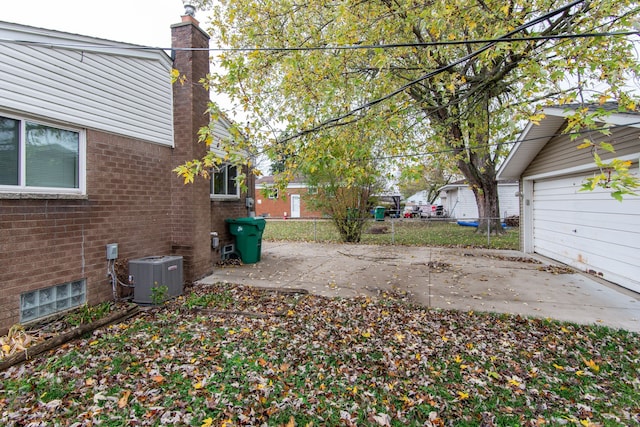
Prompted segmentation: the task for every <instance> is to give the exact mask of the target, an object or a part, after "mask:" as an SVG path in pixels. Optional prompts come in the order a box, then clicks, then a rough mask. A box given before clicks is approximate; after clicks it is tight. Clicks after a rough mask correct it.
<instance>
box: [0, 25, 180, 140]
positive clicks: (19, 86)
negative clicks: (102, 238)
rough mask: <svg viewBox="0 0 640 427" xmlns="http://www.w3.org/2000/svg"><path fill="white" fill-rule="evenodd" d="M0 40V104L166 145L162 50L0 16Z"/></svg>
mask: <svg viewBox="0 0 640 427" xmlns="http://www.w3.org/2000/svg"><path fill="white" fill-rule="evenodd" d="M0 40H2V41H0V55H1V56H2V61H0V73H1V74H2V76H3V77H2V79H0V93H1V94H2V96H1V104H0V108H2V109H4V110H5V111H8V112H14V113H17V114H20V113H22V114H25V115H27V116H29V115H31V116H36V117H43V118H47V119H52V120H57V121H60V122H64V123H71V124H74V125H76V126H78V125H79V126H83V127H86V128H92V129H97V130H102V131H107V132H110V133H115V134H119V135H124V136H129V137H132V138H138V139H142V140H145V141H149V142H154V143H158V144H163V145H171V146H172V145H173V113H172V110H173V107H172V103H173V101H172V100H173V98H172V87H171V81H170V70H171V60H170V58H169V57H168V56H167V55H166V54H165V53H164V52H160V51H145V50H139V49H134V46H132V45H125V44H122V43H116V42H109V41H105V40H100V39H94V38H88V37H84V36H76V35H71V34H66V33H59V32H55V31H48V30H42V29H36V28H31V27H25V26H20V25H15V24H7V23H2V22H0ZM7 40H10V41H7ZM13 40H18V41H21V42H14V41H13ZM47 43H48V44H47Z"/></svg>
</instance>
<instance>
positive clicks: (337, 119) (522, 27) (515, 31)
mask: <svg viewBox="0 0 640 427" xmlns="http://www.w3.org/2000/svg"><path fill="white" fill-rule="evenodd" d="M584 1H585V0H575V1H573V2H571V3H569V4H568V5H566V6H563V7H560V8H558V9H555V10H553V11H551V12H549V13H546V14H544V15H542V16H540V17H538V18H535V19H533V20H531V21H529V22H527V23H524V24H522V25H520V26H519V27H517V28H515V29H513V30H511V31H509V32H508V33H506V34H505V35H504V36H501V37H498V38H497V39H495V40H496V41H492V42H489V43H487V44H485V45H484V46H482V47H481V48H479V49H477V50H475V51H473V52H471V53H469V54H467V55H465V56H463V57H462V58H460V59H457V60H455V61H453V62H450V63H449V64H447V65H444V66H442V67H440V68H437V69H435V70H433V71H431V72H429V73H427V74H424V75H422V76H421V77H418V78H417V79H415V80H413V81H410V82H409V83H407V84H405V85H403V86H401V87H399V88H398V89H396V90H394V91H393V92H391V93H389V94H387V95H385V96H383V97H381V98H377V99H374V100H372V101H369V102H367V103H365V104H362V105H360V106H359V107H356V108H354V109H353V110H351V111H349V112H347V113H344V114H342V115H340V116H338V117H334V118H332V119H329V120H325V121H324V122H322V123H320V124H318V125H316V126H314V127H312V128H310V129H306V130H302V131H300V132H298V133H296V134H294V135H292V136H290V137H287V138H285V139H283V140H281V141H279V142H286V141H290V140H292V139H295V138H298V137H300V136H303V135H306V134H309V133H313V132H317V131H319V130H321V129H324V128H326V127H333V126H338V125H339V122H340V121H341V120H344V119H346V118H348V117H351V116H353V115H355V114H357V113H359V112H360V111H363V110H367V109H369V108H371V107H373V106H375V105H377V104H380V103H382V102H384V101H386V100H388V99H391V98H393V97H394V96H396V95H399V94H401V93H403V92H404V91H405V90H407V89H409V88H410V87H412V86H414V85H416V84H418V83H420V82H422V81H424V80H427V79H430V78H432V77H435V76H437V75H438V74H441V73H443V72H445V71H448V70H450V69H452V68H453V67H455V66H457V65H460V64H462V63H464V62H466V61H468V60H469V59H472V58H475V57H476V56H478V55H480V54H481V53H483V52H485V51H487V50H489V49H491V48H492V47H494V46H495V45H496V44H497V43H498V41H499V40H509V41H510V40H511V39H510V37H511V36H512V35H514V34H518V33H519V32H521V31H523V30H525V29H527V28H529V27H531V26H534V25H536V24H539V23H540V22H543V21H546V20H548V19H549V18H551V17H553V16H555V15H557V14H559V13H562V12H565V11H566V10H568V9H570V8H572V7H573V6H575V5H577V4H580V3H583V2H584Z"/></svg>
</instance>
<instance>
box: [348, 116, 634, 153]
mask: <svg viewBox="0 0 640 427" xmlns="http://www.w3.org/2000/svg"><path fill="white" fill-rule="evenodd" d="M637 125H640V121H637V122H632V123H625V124H624V125H613V126H602V127H599V128H595V129H588V130H583V131H575V132H570V133H553V134H548V135H542V136H538V137H535V138H525V139H517V140H515V141H504V142H493V143H487V144H478V145H474V146H473V147H471V149H472V150H473V149H477V148H490V147H500V146H502V145H514V144H518V143H526V142H532V141H538V140H541V139H551V138H554V137H556V136H570V135H581V134H583V133H585V132H587V131H590V132H593V131H601V130H611V129H615V128H619V127H627V126H637ZM455 151H456V148H443V149H441V150H429V151H421V152H417V153H410V154H394V155H388V156H372V157H363V158H360V159H357V160H389V159H403V158H410V157H425V156H431V155H435V154H447V153H453V152H455Z"/></svg>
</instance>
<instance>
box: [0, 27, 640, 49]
mask: <svg viewBox="0 0 640 427" xmlns="http://www.w3.org/2000/svg"><path fill="white" fill-rule="evenodd" d="M632 35H640V32H639V31H612V32H599V33H582V34H562V35H553V36H528V37H518V38H504V37H506V36H503V37H500V38H489V39H465V40H445V41H438V42H422V43H387V44H355V45H337V46H330V45H328V46H308V47H237V48H230V47H202V48H193V47H179V48H173V47H154V46H143V45H139V46H138V45H109V44H96V45H92V44H76V43H51V42H44V41H36V40H19V39H0V43H14V44H24V45H35V46H45V47H52V48H54V47H57V48H63V49H76V50H82V49H96V50H99V49H122V50H161V51H171V50H173V51H180V52H182V51H185V52H199V51H206V52H299V51H302V52H304V51H322V50H332V51H333V50H373V49H396V48H406V47H438V46H455V45H472V44H482V43H515V42H523V41H541V40H562V39H579V38H592V37H613V36H632Z"/></svg>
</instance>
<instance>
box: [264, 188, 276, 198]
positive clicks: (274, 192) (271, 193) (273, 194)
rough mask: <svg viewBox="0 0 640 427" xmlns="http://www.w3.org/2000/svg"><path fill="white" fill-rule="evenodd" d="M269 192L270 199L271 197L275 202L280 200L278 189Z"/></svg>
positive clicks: (271, 189)
mask: <svg viewBox="0 0 640 427" xmlns="http://www.w3.org/2000/svg"><path fill="white" fill-rule="evenodd" d="M267 191H268V193H267V194H268V197H269V198H270V199H273V200H275V199H277V198H278V189H277V188H270V189H269V190H267Z"/></svg>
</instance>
